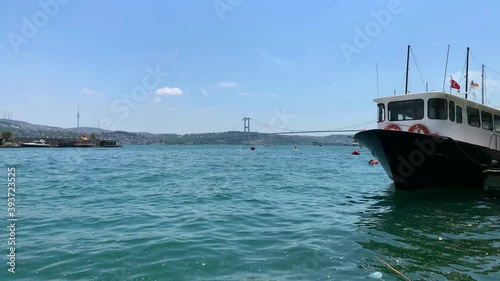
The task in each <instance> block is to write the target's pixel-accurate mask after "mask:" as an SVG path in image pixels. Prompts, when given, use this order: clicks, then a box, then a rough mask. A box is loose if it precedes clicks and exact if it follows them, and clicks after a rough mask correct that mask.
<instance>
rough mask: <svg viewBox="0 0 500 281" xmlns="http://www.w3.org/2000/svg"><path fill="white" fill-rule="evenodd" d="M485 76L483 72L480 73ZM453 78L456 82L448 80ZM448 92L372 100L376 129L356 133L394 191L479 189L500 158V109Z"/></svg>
mask: <svg viewBox="0 0 500 281" xmlns="http://www.w3.org/2000/svg"><path fill="white" fill-rule="evenodd" d="M483 77H484V75H483ZM452 82H454V81H453V80H452ZM467 83H468V82H467V75H466V92H465V93H464V94H465V97H462V96H459V95H456V94H451V93H446V92H423V93H415V94H408V91H405V93H406V94H404V95H400V96H388V97H382V98H376V99H374V101H375V102H376V104H377V108H378V120H377V129H372V130H365V131H361V132H358V133H356V134H355V135H354V138H355V140H356V141H358V142H359V143H361V144H362V145H364V146H366V147H367V148H368V149H369V150H370V151H371V152H372V154H373V155H374V156H375V157H376V158H377V159H378V160H379V162H380V164H381V165H382V167H383V168H384V170H385V172H386V173H387V175H388V176H389V177H390V178H391V179H392V180H393V181H394V184H395V187H396V188H397V189H414V188H422V187H456V188H473V189H479V188H483V181H484V171H486V170H487V169H490V168H495V167H496V166H498V163H499V162H500V151H499V149H500V137H499V136H500V110H498V109H496V108H493V107H490V106H487V105H484V104H481V103H478V102H475V101H472V100H469V99H467V94H470V93H468V92H467Z"/></svg>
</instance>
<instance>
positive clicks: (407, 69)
mask: <svg viewBox="0 0 500 281" xmlns="http://www.w3.org/2000/svg"><path fill="white" fill-rule="evenodd" d="M409 69H410V45H408V54H406V83H405V95H407V94H408V71H409Z"/></svg>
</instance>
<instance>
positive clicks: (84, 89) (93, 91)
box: [80, 87, 103, 96]
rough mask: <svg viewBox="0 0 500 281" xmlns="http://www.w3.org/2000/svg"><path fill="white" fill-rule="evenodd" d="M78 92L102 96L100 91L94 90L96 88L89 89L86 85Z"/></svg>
mask: <svg viewBox="0 0 500 281" xmlns="http://www.w3.org/2000/svg"><path fill="white" fill-rule="evenodd" d="M80 94H82V95H86V96H102V95H103V93H102V92H99V91H96V90H94V89H91V88H86V87H85V88H83V89H82V90H81V91H80Z"/></svg>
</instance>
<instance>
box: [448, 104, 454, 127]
mask: <svg viewBox="0 0 500 281" xmlns="http://www.w3.org/2000/svg"><path fill="white" fill-rule="evenodd" d="M448 105H449V106H448V108H449V109H450V112H449V116H450V121H452V122H455V102H453V101H450V102H449V103H448Z"/></svg>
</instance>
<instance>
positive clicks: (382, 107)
mask: <svg viewBox="0 0 500 281" xmlns="http://www.w3.org/2000/svg"><path fill="white" fill-rule="evenodd" d="M377 106H378V122H384V121H385V104H383V103H379V104H377Z"/></svg>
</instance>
